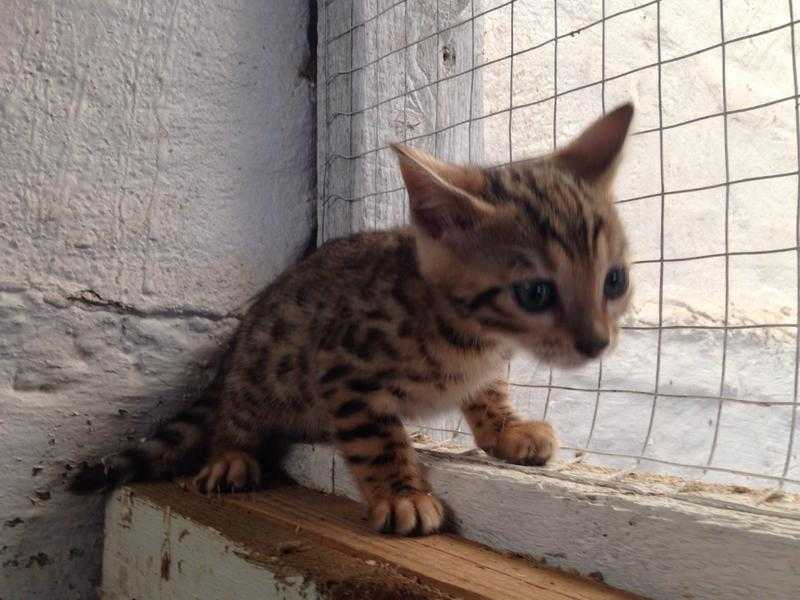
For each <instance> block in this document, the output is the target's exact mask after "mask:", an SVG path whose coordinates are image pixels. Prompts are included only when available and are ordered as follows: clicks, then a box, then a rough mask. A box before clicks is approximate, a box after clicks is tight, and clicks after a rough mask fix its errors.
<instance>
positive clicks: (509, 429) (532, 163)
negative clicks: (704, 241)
mask: <svg viewBox="0 0 800 600" xmlns="http://www.w3.org/2000/svg"><path fill="white" fill-rule="evenodd" d="M632 115H633V108H632V107H631V106H630V105H625V106H621V107H620V108H618V109H616V110H615V111H613V112H611V113H609V114H608V115H606V116H605V117H603V118H602V119H600V120H599V121H597V122H595V123H594V124H593V125H591V126H590V127H589V128H588V129H587V130H586V131H585V132H584V133H583V134H582V135H581V136H580V137H578V138H577V139H576V140H575V141H574V142H573V143H571V144H570V145H568V146H566V147H565V148H563V149H561V150H559V151H557V152H556V153H554V154H552V155H549V156H545V157H541V158H537V159H533V160H528V161H523V162H517V163H513V164H511V165H509V166H504V167H496V168H480V167H476V166H458V165H452V164H447V163H444V162H441V161H438V160H436V159H435V158H433V157H431V156H429V155H427V154H425V153H424V152H422V151H420V150H416V149H412V148H409V147H405V146H400V145H397V146H394V149H395V151H396V153H397V155H398V158H399V163H400V170H401V171H402V175H403V178H404V180H405V184H406V187H407V189H408V193H409V200H410V213H411V222H412V224H411V226H409V227H404V228H400V229H394V230H390V231H384V232H379V233H361V234H357V235H353V236H351V237H349V238H346V239H340V240H335V241H332V242H329V243H327V244H325V245H324V246H322V247H321V248H320V249H319V250H318V251H317V252H316V253H314V254H313V255H312V256H310V257H309V258H307V259H306V260H305V261H303V262H302V263H300V264H299V265H297V266H295V267H293V268H291V269H289V270H288V271H287V272H286V273H284V274H283V275H282V276H281V277H279V278H278V279H277V280H276V281H275V282H274V283H273V284H272V285H270V286H269V287H268V288H267V289H266V290H265V291H264V293H263V294H262V295H261V297H260V299H259V300H258V301H257V302H256V304H255V305H254V306H253V307H252V308H251V309H250V311H249V313H248V314H247V315H246V317H245V318H244V320H243V322H242V324H241V326H240V328H239V331H238V333H237V335H236V337H235V340H234V342H233V345H232V349H231V351H230V353H229V355H228V356H227V358H226V360H225V362H224V364H223V368H222V370H221V372H220V374H219V376H218V377H217V379H216V381H215V382H214V384H212V386H211V387H210V389H209V390H207V392H206V393H205V394H204V395H203V397H202V398H201V399H200V400H199V401H198V402H197V403H195V404H194V405H193V406H192V407H191V408H189V409H187V410H185V411H183V412H182V413H181V414H179V415H178V416H177V417H176V418H175V419H174V420H172V421H170V422H167V423H165V424H163V425H162V426H161V427H160V428H159V429H158V431H157V432H156V433H155V435H154V436H153V437H152V438H150V439H148V440H146V441H145V442H143V443H142V444H140V445H139V446H138V447H135V448H131V449H129V450H126V451H124V452H122V453H121V454H118V455H115V456H113V457H110V458H107V459H106V460H105V461H103V463H101V464H98V465H94V466H86V467H85V468H84V469H83V470H82V471H81V472H80V473H79V474H78V476H77V477H76V478H75V480H74V481H73V484H72V487H73V490H75V491H87V490H89V489H93V488H97V487H102V486H108V485H112V484H116V483H119V482H124V481H134V480H140V479H148V478H169V477H174V476H178V475H183V474H186V473H188V472H190V471H192V470H194V471H193V472H196V470H197V469H199V473H198V474H197V475H196V477H195V479H194V485H195V486H196V488H198V489H199V490H201V491H205V492H209V491H212V490H215V489H223V490H227V489H232V490H238V489H243V488H245V487H248V486H257V485H258V484H259V482H260V480H261V470H262V468H263V467H264V466H265V465H267V464H270V462H274V461H275V460H276V459H277V458H278V456H279V454H280V450H281V449H283V448H284V447H285V446H286V444H287V443H288V442H291V441H296V440H300V439H303V440H324V439H332V440H333V441H334V442H335V443H336V445H337V447H338V449H339V451H340V452H341V453H342V455H343V456H344V458H345V459H346V460H347V463H348V465H349V467H350V470H351V472H352V474H353V476H354V478H355V480H356V481H357V482H358V486H359V488H360V490H361V494H362V496H363V498H364V501H365V502H366V504H367V505H368V507H369V515H370V516H369V520H370V523H371V525H372V526H373V527H374V528H375V529H377V530H380V531H384V532H394V533H398V534H403V535H405V534H412V533H423V534H426V533H430V532H433V531H436V530H437V529H439V528H440V527H441V526H442V524H443V519H444V510H443V507H442V504H441V502H440V501H439V500H438V499H437V498H436V496H434V495H432V494H431V491H430V487H429V485H428V483H427V482H426V480H425V477H424V475H423V473H422V471H421V469H420V466H419V464H418V462H417V458H416V456H415V452H414V449H413V448H412V447H411V444H410V441H409V437H408V434H407V432H406V430H405V428H404V427H403V423H402V420H401V419H402V418H404V417H417V416H422V415H426V414H430V413H436V412H439V411H442V410H447V409H450V408H454V407H457V408H459V409H460V410H461V411H462V412H463V413H464V416H465V418H466V420H467V422H468V423H469V425H470V427H471V428H472V431H473V433H474V434H475V441H476V443H477V445H478V446H479V447H480V448H482V449H483V450H485V451H486V452H488V453H489V454H491V455H493V456H496V457H498V458H501V459H503V460H506V461H509V462H514V463H521V464H534V465H542V464H544V463H545V462H547V460H548V459H549V458H550V457H551V456H552V455H553V452H554V451H555V448H556V445H557V442H556V436H555V434H554V432H553V429H552V428H551V427H550V425H548V424H547V423H544V422H541V421H526V420H523V419H521V418H520V417H519V416H517V414H516V413H515V411H514V408H513V407H512V405H511V403H510V402H509V400H508V394H507V385H506V382H505V381H504V378H503V375H504V371H505V365H506V363H507V361H508V360H509V358H510V357H511V356H512V354H513V353H514V352H515V351H517V350H523V351H527V352H528V353H530V354H532V355H533V356H534V357H537V358H539V359H542V360H544V361H546V362H548V363H550V364H553V365H558V366H561V367H571V366H578V365H581V364H583V363H585V362H586V361H587V360H590V359H595V358H597V357H598V356H600V354H601V353H602V352H603V351H604V350H605V349H606V347H607V346H609V345H610V344H611V343H613V341H614V340H615V338H616V336H617V332H618V325H617V322H618V319H619V318H620V315H622V313H623V312H624V311H625V309H626V307H627V304H628V298H629V295H630V291H629V289H628V279H627V277H628V275H627V273H628V257H627V246H626V241H625V235H624V233H623V231H622V227H621V225H620V221H619V219H618V216H617V213H616V210H615V208H614V204H613V200H612V193H611V189H610V186H611V183H612V178H613V174H614V171H615V167H616V165H617V162H618V157H619V154H620V150H621V148H622V146H623V142H624V140H625V136H626V134H627V131H628V127H629V124H630V121H631V117H632ZM203 463H204V466H203Z"/></svg>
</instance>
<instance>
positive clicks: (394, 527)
mask: <svg viewBox="0 0 800 600" xmlns="http://www.w3.org/2000/svg"><path fill="white" fill-rule="evenodd" d="M444 520H445V509H444V506H443V505H442V503H441V501H440V500H439V499H438V498H437V497H436V496H434V495H433V494H427V493H424V492H412V493H410V494H402V495H398V496H394V497H392V498H389V499H388V500H380V501H378V502H377V503H376V504H375V505H373V506H372V507H371V508H370V514H369V522H370V525H371V526H372V528H373V529H375V530H376V531H379V532H381V533H395V534H397V535H428V534H431V533H434V532H436V531H439V530H440V529H441V528H442V525H443V523H444Z"/></svg>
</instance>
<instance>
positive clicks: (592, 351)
mask: <svg viewBox="0 0 800 600" xmlns="http://www.w3.org/2000/svg"><path fill="white" fill-rule="evenodd" d="M607 347H608V338H606V337H582V338H578V339H577V340H575V349H576V350H577V351H578V352H580V353H581V354H583V355H584V356H588V357H589V358H597V357H598V356H600V353H601V352H602V351H603V350H605V349H606V348H607Z"/></svg>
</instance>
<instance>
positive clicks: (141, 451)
mask: <svg viewBox="0 0 800 600" xmlns="http://www.w3.org/2000/svg"><path fill="white" fill-rule="evenodd" d="M215 383H217V382H215ZM217 387H218V386H217V385H214V384H212V385H211V386H210V387H209V389H207V390H206V391H205V392H204V393H203V395H202V396H201V397H200V399H198V400H197V401H196V402H195V403H194V404H192V405H191V406H190V407H189V408H187V409H185V410H183V411H181V412H180V413H178V414H177V415H176V416H175V417H174V418H172V419H170V420H169V421H167V422H165V423H162V424H161V425H160V426H159V427H158V429H156V432H155V434H153V435H152V436H151V437H149V438H146V439H144V440H142V441H141V442H140V443H139V444H137V445H136V446H133V447H132V448H128V449H127V450H123V451H122V452H120V453H119V454H114V455H111V456H108V457H106V458H104V459H102V460H101V461H99V462H95V463H86V462H84V463H83V464H82V465H81V466H80V468H79V469H78V471H77V472H76V474H75V475H74V476H73V477H72V479H71V481H70V482H69V486H68V489H69V491H71V492H73V493H75V494H89V493H91V492H96V491H101V490H103V491H105V490H108V489H111V488H114V487H116V486H117V485H121V484H124V483H132V482H134V481H144V480H157V479H170V478H172V477H177V476H181V475H186V474H189V473H193V472H196V471H197V470H199V469H200V467H201V466H202V465H203V463H204V462H205V460H206V458H207V454H208V447H209V441H210V437H211V424H212V419H213V416H214V405H215V404H216V399H217V397H218V389H217Z"/></svg>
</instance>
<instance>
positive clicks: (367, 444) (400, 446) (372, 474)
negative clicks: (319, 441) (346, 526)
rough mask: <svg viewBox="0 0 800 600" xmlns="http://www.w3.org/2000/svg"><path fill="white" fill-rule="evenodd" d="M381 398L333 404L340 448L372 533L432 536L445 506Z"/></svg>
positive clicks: (347, 397)
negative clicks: (367, 512) (366, 508)
mask: <svg viewBox="0 0 800 600" xmlns="http://www.w3.org/2000/svg"><path fill="white" fill-rule="evenodd" d="M351 383H352V382H351ZM351 387H353V386H351ZM354 387H359V386H358V385H355V386H354ZM382 393H383V392H382V391H371V393H368V394H357V393H352V392H350V393H344V394H342V395H341V397H338V398H337V399H336V401H335V402H334V403H333V411H334V412H333V415H334V425H335V428H336V440H337V444H338V447H339V449H340V450H341V452H342V454H343V455H344V457H345V459H346V460H347V464H348V465H349V467H350V472H351V473H352V474H353V476H354V477H355V479H356V481H357V482H358V486H359V488H360V490H361V495H362V497H363V498H364V500H365V501H366V503H367V505H368V506H369V520H370V525H371V526H372V527H373V528H374V529H376V530H378V531H381V532H383V533H397V534H400V535H413V534H423V535H425V534H429V533H433V532H434V531H437V530H439V529H440V528H441V526H442V523H443V521H444V514H445V512H444V507H443V506H442V503H441V502H440V501H439V499H438V498H436V497H435V496H434V495H433V494H431V493H430V486H429V485H428V482H427V481H426V480H425V478H424V477H423V475H422V472H421V470H420V467H419V464H418V463H417V457H416V452H415V451H414V448H412V447H411V443H410V440H409V438H408V435H407V434H406V431H405V428H404V427H403V424H402V422H401V421H400V419H399V417H398V416H397V415H396V414H394V413H393V412H386V408H387V406H386V403H383V402H381V398H380V396H381V394H382Z"/></svg>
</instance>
